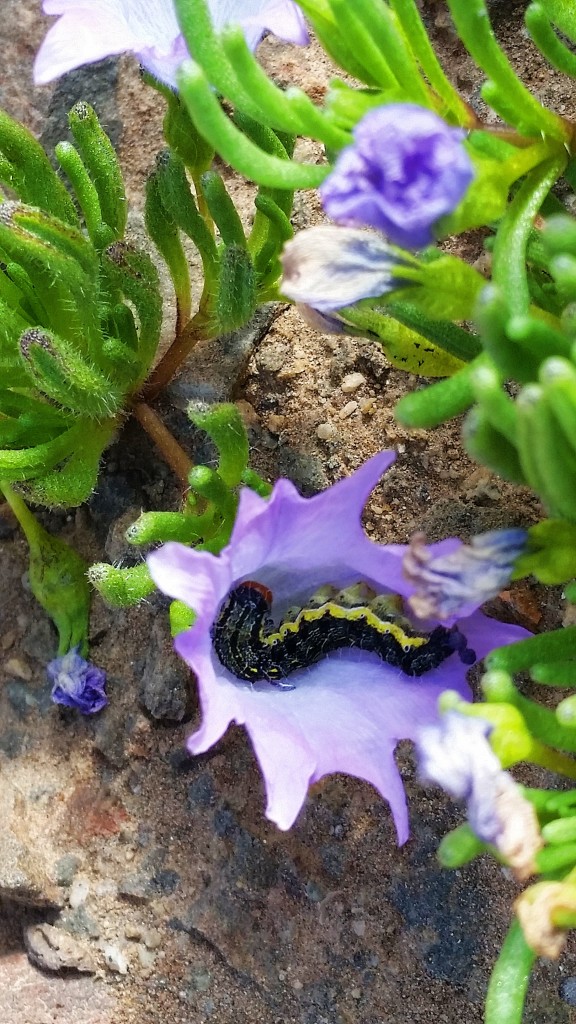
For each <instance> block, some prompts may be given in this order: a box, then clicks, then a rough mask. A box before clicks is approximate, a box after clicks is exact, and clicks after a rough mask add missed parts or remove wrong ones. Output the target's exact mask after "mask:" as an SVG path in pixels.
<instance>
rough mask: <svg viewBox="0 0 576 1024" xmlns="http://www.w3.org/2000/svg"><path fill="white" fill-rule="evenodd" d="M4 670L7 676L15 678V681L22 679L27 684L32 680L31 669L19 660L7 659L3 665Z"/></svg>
mask: <svg viewBox="0 0 576 1024" xmlns="http://www.w3.org/2000/svg"><path fill="white" fill-rule="evenodd" d="M4 670H5V671H6V673H7V674H8V675H11V676H16V678H17V679H24V681H25V682H26V683H29V682H30V680H31V679H32V669H31V668H30V666H29V665H27V664H26V662H25V661H22V659H21V658H9V659H8V661H7V662H6V663H5V665H4Z"/></svg>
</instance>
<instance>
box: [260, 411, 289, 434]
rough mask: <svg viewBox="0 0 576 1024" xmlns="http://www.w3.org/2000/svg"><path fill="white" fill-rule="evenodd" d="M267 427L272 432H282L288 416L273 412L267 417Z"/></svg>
mask: <svg viewBox="0 0 576 1024" xmlns="http://www.w3.org/2000/svg"><path fill="white" fill-rule="evenodd" d="M265 423H266V427H267V428H268V430H269V431H270V432H271V433H272V434H281V433H282V431H283V430H284V427H285V426H286V416H280V415H277V414H276V413H271V414H270V416H268V417H267V418H266V421H265Z"/></svg>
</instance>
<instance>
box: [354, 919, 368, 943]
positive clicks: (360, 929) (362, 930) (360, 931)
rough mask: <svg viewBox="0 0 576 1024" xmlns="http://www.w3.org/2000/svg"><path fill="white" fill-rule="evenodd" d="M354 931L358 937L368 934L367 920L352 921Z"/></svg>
mask: <svg viewBox="0 0 576 1024" xmlns="http://www.w3.org/2000/svg"><path fill="white" fill-rule="evenodd" d="M352 931H353V932H354V935H357V936H358V938H360V939H361V938H363V937H364V935H365V934H366V921H361V920H360V921H352Z"/></svg>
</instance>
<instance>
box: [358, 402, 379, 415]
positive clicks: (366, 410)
mask: <svg viewBox="0 0 576 1024" xmlns="http://www.w3.org/2000/svg"><path fill="white" fill-rule="evenodd" d="M358 408H359V409H360V412H361V413H362V415H363V416H373V415H374V413H375V412H376V402H375V401H374V399H373V398H359V399H358Z"/></svg>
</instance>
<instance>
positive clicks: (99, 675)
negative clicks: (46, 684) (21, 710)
mask: <svg viewBox="0 0 576 1024" xmlns="http://www.w3.org/2000/svg"><path fill="white" fill-rule="evenodd" d="M46 672H47V673H48V678H49V680H50V682H51V683H53V686H52V695H51V696H52V700H53V701H54V703H55V704H65V705H66V707H69V708H76V710H77V711H80V712H81V713H82V714H83V715H93V714H95V712H96V711H101V710H102V708H104V707H106V705H107V703H108V698H107V696H106V693H105V690H104V687H105V686H106V673H105V672H104V670H103V669H101V668H98V667H97V666H96V665H92V663H91V662H89V661H86V660H85V659H84V658H82V657H81V655H80V654H78V648H77V647H73V648H72V650H71V651H68V653H67V654H63V655H60V657H58V658H54V661H51V662H49V663H48V665H47V666H46Z"/></svg>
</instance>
